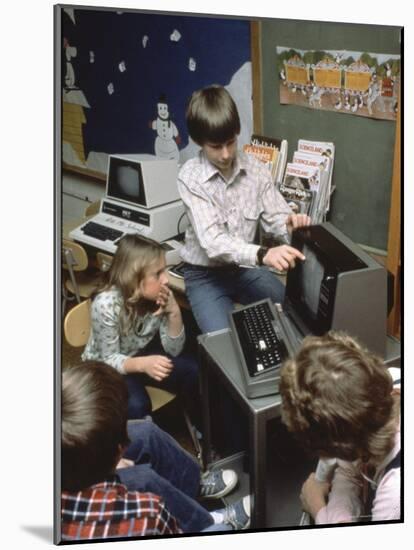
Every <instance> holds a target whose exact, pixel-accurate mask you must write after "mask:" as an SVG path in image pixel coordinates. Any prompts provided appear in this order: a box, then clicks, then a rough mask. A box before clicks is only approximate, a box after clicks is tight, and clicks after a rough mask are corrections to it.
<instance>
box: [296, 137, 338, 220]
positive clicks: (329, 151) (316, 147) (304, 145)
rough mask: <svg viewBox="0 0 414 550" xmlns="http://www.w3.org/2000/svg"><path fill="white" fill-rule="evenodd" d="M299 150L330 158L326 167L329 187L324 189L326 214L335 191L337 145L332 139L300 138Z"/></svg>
mask: <svg viewBox="0 0 414 550" xmlns="http://www.w3.org/2000/svg"><path fill="white" fill-rule="evenodd" d="M298 152H299V153H301V154H303V153H305V154H308V155H320V156H323V157H327V158H329V163H328V165H327V167H326V171H327V189H324V192H325V195H326V196H325V205H326V207H325V215H326V212H328V211H329V207H330V198H331V195H332V192H333V190H334V189H333V188H332V175H333V165H334V160H335V145H334V144H333V143H332V142H330V141H310V140H306V139H300V140H299V141H298Z"/></svg>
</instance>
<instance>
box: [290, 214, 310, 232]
mask: <svg viewBox="0 0 414 550" xmlns="http://www.w3.org/2000/svg"><path fill="white" fill-rule="evenodd" d="M311 223H312V220H311V219H310V217H309V216H308V215H307V214H290V215H289V216H288V219H287V220H286V227H287V229H288V231H289V233H292V231H293V230H294V229H296V228H298V227H304V226H306V225H310V224H311Z"/></svg>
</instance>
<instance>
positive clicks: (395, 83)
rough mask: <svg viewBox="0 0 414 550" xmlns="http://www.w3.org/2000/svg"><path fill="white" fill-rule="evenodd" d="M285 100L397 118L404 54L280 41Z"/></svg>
mask: <svg viewBox="0 0 414 550" xmlns="http://www.w3.org/2000/svg"><path fill="white" fill-rule="evenodd" d="M276 54H277V69H278V73H279V90H280V103H281V104H289V105H300V106H302V107H308V108H310V109H323V110H328V111H334V112H338V113H345V114H353V115H357V116H364V117H371V118H378V119H382V120H395V119H396V113H397V110H398V94H399V88H400V68H401V67H400V56H399V55H394V54H378V53H367V52H354V51H346V50H342V51H337V50H299V49H294V48H288V47H282V46H277V47H276Z"/></svg>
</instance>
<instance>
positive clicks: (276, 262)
mask: <svg viewBox="0 0 414 550" xmlns="http://www.w3.org/2000/svg"><path fill="white" fill-rule="evenodd" d="M296 260H305V256H304V255H303V254H302V252H299V250H297V249H296V248H293V246H289V245H287V244H283V245H282V246H275V247H273V248H269V250H268V251H267V253H266V255H265V256H264V258H263V265H267V266H268V267H273V268H275V269H277V270H279V271H286V270H287V269H292V268H294V267H295V264H296Z"/></svg>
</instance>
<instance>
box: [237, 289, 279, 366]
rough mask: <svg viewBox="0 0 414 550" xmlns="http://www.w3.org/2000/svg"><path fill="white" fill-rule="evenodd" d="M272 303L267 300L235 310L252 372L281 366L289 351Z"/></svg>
mask: <svg viewBox="0 0 414 550" xmlns="http://www.w3.org/2000/svg"><path fill="white" fill-rule="evenodd" d="M272 306H273V304H272V303H271V302H270V300H263V301H260V302H256V303H255V304H251V305H249V306H247V307H244V308H242V309H240V310H236V311H233V312H232V318H233V327H232V328H233V331H234V330H235V331H236V332H237V340H238V342H239V345H240V348H241V351H242V354H243V357H244V360H245V363H246V367H247V370H248V372H249V374H250V376H260V375H261V374H264V373H268V372H269V371H271V370H274V369H277V368H278V367H280V366H281V364H282V362H283V361H284V360H285V359H286V358H287V357H288V355H289V353H288V350H287V348H286V344H285V342H284V339H283V337H282V335H281V332H280V330H279V328H278V326H277V323H276V316H275V314H274V312H273V311H272V309H271V307H272Z"/></svg>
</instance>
